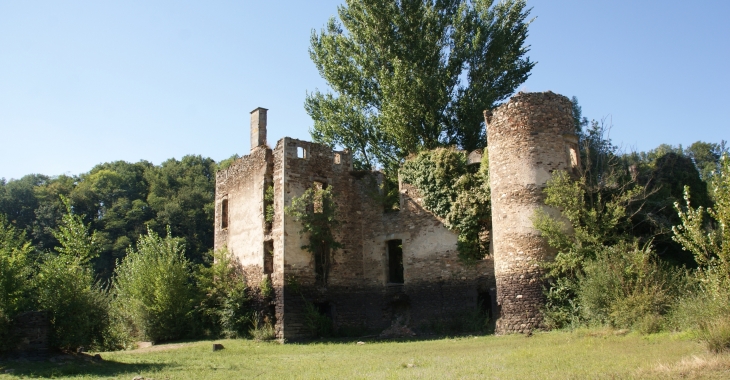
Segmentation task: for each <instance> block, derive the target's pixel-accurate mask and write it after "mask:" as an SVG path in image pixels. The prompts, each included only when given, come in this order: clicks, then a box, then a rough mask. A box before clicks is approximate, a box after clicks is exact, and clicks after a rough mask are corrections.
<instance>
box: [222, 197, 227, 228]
mask: <svg viewBox="0 0 730 380" xmlns="http://www.w3.org/2000/svg"><path fill="white" fill-rule="evenodd" d="M221 228H222V229H226V228H228V199H224V200H223V201H222V202H221Z"/></svg>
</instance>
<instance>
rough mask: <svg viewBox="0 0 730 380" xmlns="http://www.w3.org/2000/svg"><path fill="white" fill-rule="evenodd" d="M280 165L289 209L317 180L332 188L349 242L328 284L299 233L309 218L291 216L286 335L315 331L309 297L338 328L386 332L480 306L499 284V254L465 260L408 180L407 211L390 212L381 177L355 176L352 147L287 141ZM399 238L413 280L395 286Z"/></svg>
mask: <svg viewBox="0 0 730 380" xmlns="http://www.w3.org/2000/svg"><path fill="white" fill-rule="evenodd" d="M335 155H338V156H339V160H338V159H337V158H336V157H335ZM274 161H275V169H274V188H275V193H276V195H275V197H276V199H277V200H278V199H282V200H283V204H282V206H283V205H290V204H291V200H292V199H293V198H294V197H298V196H300V195H302V194H303V193H304V191H305V190H306V189H307V188H309V187H311V186H312V185H313V183H314V182H315V181H316V182H320V183H322V184H325V185H326V186H329V187H332V190H333V193H334V194H335V202H336V203H337V210H338V211H337V214H336V218H337V220H338V224H337V226H336V228H335V229H334V231H333V233H334V237H335V239H336V240H337V241H338V242H340V243H341V244H342V245H343V248H342V249H339V250H337V251H335V253H334V255H333V261H332V266H331V268H330V272H329V275H328V282H327V284H318V283H317V282H316V275H315V273H316V272H315V268H314V260H313V255H312V254H311V253H309V252H307V251H305V250H303V249H302V248H301V247H302V246H303V245H305V244H307V240H306V239H307V237H306V236H302V235H301V234H300V233H299V231H300V230H301V226H300V225H299V223H297V222H296V221H295V220H293V218H291V217H290V216H288V215H283V217H282V218H281V220H282V222H283V223H282V224H283V226H282V227H281V228H282V229H281V231H282V243H281V246H282V247H283V257H282V259H283V273H284V277H285V279H284V282H285V284H284V285H285V286H284V292H282V295H281V297H279V296H277V321H279V322H280V325H279V326H277V331H278V332H279V333H280V337H282V338H286V339H299V338H306V337H309V336H310V331H308V329H307V326H306V323H305V319H306V316H305V313H304V303H305V302H311V303H314V304H315V305H317V306H318V307H319V308H320V310H324V311H325V312H326V314H327V315H328V316H329V317H330V318H332V319H333V322H334V325H335V328H338V329H349V330H351V331H357V330H360V331H362V330H370V331H382V330H384V329H386V328H388V327H389V326H391V325H392V324H393V323H401V324H404V325H408V326H411V327H418V326H424V325H427V324H429V323H432V322H435V321H438V320H444V319H449V318H453V317H458V316H459V315H463V314H465V313H467V312H470V311H473V310H474V309H475V308H476V307H477V305H478V302H479V295H480V292H481V293H488V292H489V288H490V287H494V285H493V283H494V281H493V276H492V273H493V268H492V266H493V264H492V261H491V259H490V258H487V259H485V260H482V261H480V262H477V263H476V264H475V265H473V266H466V265H464V264H463V263H462V262H461V261H460V260H459V258H458V252H457V235H456V234H455V233H454V232H453V231H450V230H448V229H447V228H446V227H445V226H444V224H443V221H441V220H439V219H438V218H437V217H436V216H434V215H433V214H431V213H430V212H428V211H426V210H425V209H423V207H422V206H421V202H420V195H418V193H417V191H416V190H415V189H414V188H412V187H410V186H407V185H405V184H404V185H402V187H401V207H400V211H399V212H390V213H385V212H384V208H383V206H382V205H381V204H380V203H378V202H377V201H376V199H375V198H374V197H373V192H377V191H378V187H377V183H378V180H379V179H378V176H379V173H370V172H353V171H352V169H351V156H350V155H349V154H348V153H347V152H333V151H332V150H331V149H330V148H328V147H327V146H324V145H320V144H315V143H310V142H307V141H301V140H296V139H291V138H284V139H282V140H280V141H279V142H278V143H277V146H276V148H275V149H274ZM280 162H281V164H280ZM337 162H339V163H337ZM279 165H281V170H280V169H279ZM280 185H281V191H280V192H279V191H278V190H277V189H279V186H280ZM276 210H277V211H276V212H277V214H278V213H280V212H283V207H282V208H280V207H279V205H277V206H276ZM275 225H276V223H275ZM276 234H277V227H274V236H276ZM394 239H398V240H401V241H402V247H403V267H404V268H403V274H404V282H403V284H390V283H388V256H387V244H388V241H389V240H394ZM277 241H278V240H277ZM277 254H278V253H277ZM275 256H276V254H275ZM287 283H288V284H289V285H292V284H294V283H296V286H289V285H287ZM305 300H306V301H305ZM279 302H280V303H281V307H279Z"/></svg>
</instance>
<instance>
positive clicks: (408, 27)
mask: <svg viewBox="0 0 730 380" xmlns="http://www.w3.org/2000/svg"><path fill="white" fill-rule="evenodd" d="M529 13H530V9H528V8H527V7H526V4H525V1H522V0H506V1H501V2H499V3H497V4H495V2H494V1H493V0H473V1H466V0H435V1H434V0H400V1H373V0H347V1H346V2H345V4H344V5H342V6H340V7H339V8H338V15H339V20H338V19H335V18H334V17H333V18H331V19H330V20H329V22H328V23H327V25H326V26H325V28H324V29H322V30H321V31H320V32H316V31H314V32H313V33H312V37H311V47H310V50H309V52H310V56H311V58H312V61H313V62H314V64H315V65H316V66H317V69H318V70H319V73H320V75H321V76H322V77H323V78H324V79H325V80H326V81H327V83H328V84H329V87H330V88H331V90H332V91H331V92H326V93H322V92H320V91H319V90H315V91H314V92H312V93H310V94H308V95H307V98H306V101H305V108H306V110H307V112H308V113H309V115H310V116H311V117H312V119H313V121H314V126H313V127H312V130H311V134H312V137H313V139H314V140H315V141H316V142H320V143H325V144H329V145H339V146H343V147H345V148H347V149H349V150H350V151H352V152H353V155H354V158H355V160H356V163H357V164H359V165H360V166H361V167H362V168H364V169H370V168H372V167H374V166H376V165H380V166H382V167H384V168H385V169H386V171H388V172H394V170H392V169H396V168H397V166H398V165H399V164H400V163H401V162H402V160H403V159H404V158H405V157H406V156H407V155H408V154H411V153H416V152H418V151H420V150H422V149H433V148H436V147H439V146H447V145H457V146H459V147H461V148H462V149H466V150H473V149H476V148H481V147H484V146H486V136H485V131H484V121H483V117H482V111H483V110H485V109H491V108H494V107H495V105H496V104H497V103H498V102H500V101H502V100H504V99H506V98H507V97H509V96H510V95H511V94H512V93H513V92H514V91H515V89H516V88H517V87H518V86H519V85H520V84H522V83H523V82H524V81H525V80H526V79H527V78H528V76H529V73H530V70H531V69H532V68H533V66H534V65H535V63H534V62H532V61H530V59H529V58H528V57H526V54H527V52H528V50H529V46H528V45H526V44H525V39H526V38H527V32H528V25H529V24H530V21H529V20H528V16H529Z"/></svg>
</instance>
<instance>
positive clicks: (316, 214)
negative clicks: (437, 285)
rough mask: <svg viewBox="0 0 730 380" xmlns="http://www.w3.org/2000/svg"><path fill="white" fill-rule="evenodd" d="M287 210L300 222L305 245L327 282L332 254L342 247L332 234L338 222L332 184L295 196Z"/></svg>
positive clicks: (321, 277) (318, 275) (320, 281)
mask: <svg viewBox="0 0 730 380" xmlns="http://www.w3.org/2000/svg"><path fill="white" fill-rule="evenodd" d="M284 211H285V212H286V214H287V215H290V216H292V217H293V218H294V219H295V220H296V221H297V222H299V223H301V225H302V229H301V230H300V231H299V233H300V234H301V235H306V236H307V237H308V239H309V243H308V244H306V245H303V246H302V249H305V250H307V251H308V252H310V253H311V254H312V255H313V256H314V264H315V269H316V273H317V278H316V279H317V281H318V282H319V283H321V284H324V285H326V284H327V277H328V275H329V269H330V266H331V265H332V256H333V254H334V252H335V250H337V249H339V248H341V247H342V244H341V243H339V242H338V241H337V240H336V239H335V236H334V234H333V229H334V227H335V226H336V225H337V218H336V214H337V204H336V203H335V201H334V195H333V194H332V191H331V188H330V187H327V188H324V189H322V188H316V187H311V188H309V189H307V190H306V191H305V192H304V194H302V195H301V196H299V197H296V198H294V199H292V201H291V205H290V206H286V207H285V208H284Z"/></svg>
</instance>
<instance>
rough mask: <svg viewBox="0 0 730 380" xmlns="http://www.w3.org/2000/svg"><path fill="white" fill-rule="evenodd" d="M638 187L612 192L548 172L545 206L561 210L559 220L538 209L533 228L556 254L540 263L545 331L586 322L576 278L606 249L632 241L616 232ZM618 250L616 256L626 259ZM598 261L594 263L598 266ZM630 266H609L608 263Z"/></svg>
mask: <svg viewBox="0 0 730 380" xmlns="http://www.w3.org/2000/svg"><path fill="white" fill-rule="evenodd" d="M641 191H642V189H641V188H640V187H630V186H629V187H625V188H619V189H617V188H611V189H608V190H607V191H602V190H600V189H595V188H594V187H592V186H590V185H589V182H588V179H587V178H586V177H581V178H580V179H578V180H573V179H571V178H570V176H569V175H568V174H567V173H566V172H563V171H558V172H555V173H553V177H552V178H551V179H550V180H549V181H548V183H547V187H546V189H545V194H546V198H545V203H546V204H547V205H548V206H551V207H554V208H556V209H558V210H560V211H561V217H556V216H553V215H551V214H549V213H547V212H546V211H543V210H541V209H540V210H538V211H537V212H536V213H535V215H534V218H533V223H534V225H535V228H536V229H537V230H538V231H540V233H541V234H542V236H543V237H544V238H545V239H546V240H547V243H548V245H550V246H551V247H552V248H554V249H555V250H556V251H557V253H556V255H555V258H554V260H553V261H551V262H548V263H545V264H544V269H545V271H546V276H547V280H548V286H547V289H546V296H547V303H546V307H545V310H544V313H545V318H546V323H547V325H548V326H549V327H552V328H560V327H567V326H570V325H575V324H576V323H583V322H585V321H584V320H583V319H584V317H585V315H586V314H584V313H583V312H582V311H581V310H582V306H581V304H580V297H579V296H578V293H579V291H580V286H581V284H580V282H581V281H580V279H581V277H582V276H584V275H585V272H584V271H585V265H586V264H587V263H590V262H592V261H593V260H596V258H597V255H598V254H599V253H601V252H604V250H606V249H610V248H608V247H611V246H614V245H617V247H616V248H615V249H617V250H623V249H627V246H628V245H630V244H628V243H626V242H627V241H631V239H632V238H631V237H630V236H627V235H626V234H624V233H621V227H622V226H624V225H626V224H627V206H628V205H629V204H631V203H632V202H634V201H636V199H637V198H638V197H639V196H640V195H641ZM624 253H628V252H623V253H622V254H621V256H620V257H622V258H628V256H626V255H624ZM600 263H602V262H599V264H600ZM619 264H620V265H629V264H630V263H629V262H628V261H627V262H624V263H613V264H612V265H619Z"/></svg>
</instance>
